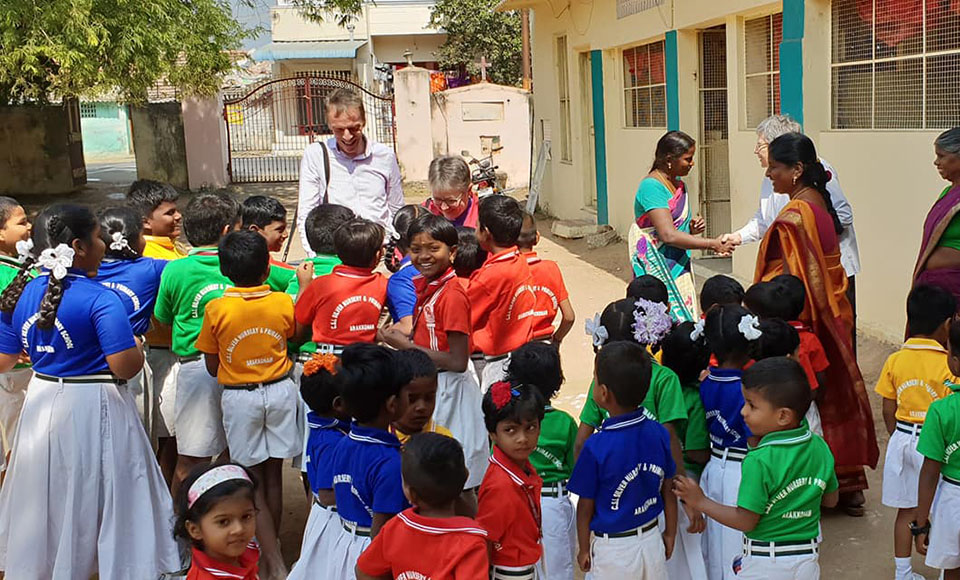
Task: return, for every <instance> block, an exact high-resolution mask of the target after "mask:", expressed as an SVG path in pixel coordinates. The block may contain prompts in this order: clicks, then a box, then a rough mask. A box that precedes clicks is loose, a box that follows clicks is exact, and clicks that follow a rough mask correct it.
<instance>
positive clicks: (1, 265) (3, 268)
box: [0, 256, 37, 369]
mask: <svg viewBox="0 0 960 580" xmlns="http://www.w3.org/2000/svg"><path fill="white" fill-rule="evenodd" d="M19 273H20V262H18V261H17V260H15V259H14V258H10V257H8V256H0V293H3V291H4V290H6V289H7V286H9V285H10V282H13V280H14V278H16V277H17V275H18V274H19ZM28 275H29V277H30V279H33V278H35V277H36V275H37V273H36V271H35V270H31V271H30V272H29V273H28ZM0 320H3V318H2V317H0ZM13 368H14V369H28V368H30V363H17V364H16V365H15V366H14V367H13Z"/></svg>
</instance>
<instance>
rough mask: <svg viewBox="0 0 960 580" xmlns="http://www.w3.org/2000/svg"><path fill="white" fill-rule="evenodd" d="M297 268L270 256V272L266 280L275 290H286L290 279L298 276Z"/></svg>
mask: <svg viewBox="0 0 960 580" xmlns="http://www.w3.org/2000/svg"><path fill="white" fill-rule="evenodd" d="M296 274H297V269H296V268H295V267H294V266H291V265H290V264H287V263H286V262H281V261H280V260H274V259H273V258H270V273H269V274H268V275H267V280H266V281H265V282H264V284H266V285H267V286H269V287H270V289H271V290H273V291H274V292H286V291H287V286H289V285H290V279H291V278H296V277H297V276H296Z"/></svg>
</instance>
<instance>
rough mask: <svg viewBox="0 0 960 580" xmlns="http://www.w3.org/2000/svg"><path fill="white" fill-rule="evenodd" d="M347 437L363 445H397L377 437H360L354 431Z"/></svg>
mask: <svg viewBox="0 0 960 580" xmlns="http://www.w3.org/2000/svg"><path fill="white" fill-rule="evenodd" d="M347 437H349V438H351V439H353V440H354V441H361V442H363V443H376V444H378V445H387V446H393V447H395V446H396V444H395V443H393V442H392V441H383V440H382V439H377V438H376V437H367V436H366V435H358V434H356V433H354V432H353V431H351V432H350V434H349V435H347Z"/></svg>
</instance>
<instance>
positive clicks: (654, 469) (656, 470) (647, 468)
mask: <svg viewBox="0 0 960 580" xmlns="http://www.w3.org/2000/svg"><path fill="white" fill-rule="evenodd" d="M641 473H653V474H654V475H656V476H657V477H659V478H660V482H661V483H663V468H662V467H660V466H659V465H657V464H655V463H639V464H637V466H636V467H634V468H633V469H631V470H630V471H629V472H628V473H627V475H625V476H624V478H623V480H622V481H620V485H618V486H617V489H615V490H614V491H613V497H612V498H611V499H610V511H618V510H619V509H620V498H621V497H622V496H623V493H624V492H625V491H626V490H627V486H628V485H630V482H632V481H633V480H634V479H636V478H637V476H639V475H640V474H641ZM657 489H659V486H658V488H657ZM659 499H660V498H659V497H657V496H654V497H651V498H650V499H648V500H647V501H645V502H643V505H641V506H640V507H638V508H637V509H635V510H633V515H635V516H639V515H640V514H642V513H644V512H646V511H647V510H648V509H650V508H652V507H653V506H655V505H657V502H658V501H659Z"/></svg>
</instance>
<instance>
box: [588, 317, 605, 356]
mask: <svg viewBox="0 0 960 580" xmlns="http://www.w3.org/2000/svg"><path fill="white" fill-rule="evenodd" d="M585 326H586V331H587V334H589V335H590V336H592V337H593V346H595V347H597V348H600V347H601V346H603V343H605V342H607V340H608V339H609V338H610V333H609V332H607V329H606V327H604V326H603V325H602V324H600V314H594V315H593V318H588V319H587V322H586V325H585Z"/></svg>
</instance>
